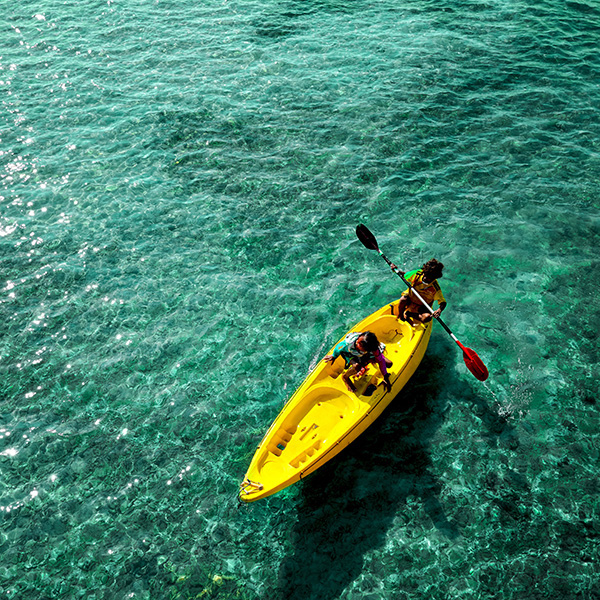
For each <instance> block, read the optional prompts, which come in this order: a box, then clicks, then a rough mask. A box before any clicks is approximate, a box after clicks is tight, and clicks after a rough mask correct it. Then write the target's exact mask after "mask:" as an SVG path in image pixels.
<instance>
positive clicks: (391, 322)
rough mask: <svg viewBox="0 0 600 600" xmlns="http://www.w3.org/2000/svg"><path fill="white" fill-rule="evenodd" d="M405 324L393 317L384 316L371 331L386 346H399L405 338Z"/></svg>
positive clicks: (373, 324) (375, 323)
mask: <svg viewBox="0 0 600 600" xmlns="http://www.w3.org/2000/svg"><path fill="white" fill-rule="evenodd" d="M406 327H407V325H406V324H405V323H403V322H402V321H399V320H398V319H397V318H396V317H394V316H393V315H383V316H382V317H380V318H379V319H377V320H376V321H374V322H373V323H372V324H371V325H370V330H371V331H372V332H373V333H374V334H375V335H376V336H377V338H378V339H379V341H380V342H383V343H384V344H392V343H393V344H398V343H399V342H400V340H401V338H402V337H403V336H404V334H405V331H404V329H405V328H406Z"/></svg>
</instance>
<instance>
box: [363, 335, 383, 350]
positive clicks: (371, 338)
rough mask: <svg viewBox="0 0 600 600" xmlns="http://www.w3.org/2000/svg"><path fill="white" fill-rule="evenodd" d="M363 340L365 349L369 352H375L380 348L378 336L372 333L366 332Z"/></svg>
mask: <svg viewBox="0 0 600 600" xmlns="http://www.w3.org/2000/svg"><path fill="white" fill-rule="evenodd" d="M363 340H364V344H365V348H366V349H367V350H368V351H369V352H374V351H375V350H377V349H378V348H379V340H378V339H377V336H376V335H375V334H374V333H373V332H372V331H365V333H363Z"/></svg>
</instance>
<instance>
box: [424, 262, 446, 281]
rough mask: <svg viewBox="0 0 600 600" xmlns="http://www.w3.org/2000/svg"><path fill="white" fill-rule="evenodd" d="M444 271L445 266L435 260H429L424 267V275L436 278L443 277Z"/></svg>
mask: <svg viewBox="0 0 600 600" xmlns="http://www.w3.org/2000/svg"><path fill="white" fill-rule="evenodd" d="M443 269H444V265H443V264H442V263H441V262H440V261H439V260H436V259H435V258H432V259H431V260H428V261H427V262H426V263H425V264H424V265H423V273H425V274H426V275H433V276H434V277H435V276H437V277H440V276H441V275H442V270H443Z"/></svg>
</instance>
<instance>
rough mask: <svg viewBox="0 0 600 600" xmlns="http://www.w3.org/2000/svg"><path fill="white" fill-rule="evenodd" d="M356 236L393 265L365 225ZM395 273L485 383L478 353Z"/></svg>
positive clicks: (485, 375) (469, 367)
mask: <svg viewBox="0 0 600 600" xmlns="http://www.w3.org/2000/svg"><path fill="white" fill-rule="evenodd" d="M356 235H357V236H358V239H359V240H360V241H361V242H362V244H363V246H364V247H365V248H368V249H369V250H375V251H377V252H378V253H379V256H381V258H383V260H385V262H386V263H387V264H388V265H390V266H391V265H392V261H391V260H390V259H389V258H388V257H387V256H386V255H385V254H384V253H383V252H382V251H381V250H380V249H379V246H378V245H377V240H376V239H375V236H374V235H373V234H372V233H371V232H370V231H369V229H368V228H367V227H366V226H365V225H362V224H361V225H358V227H357V228H356ZM394 273H396V275H398V277H400V279H402V281H404V283H405V284H406V285H407V286H408V287H409V288H410V289H411V290H412V292H413V294H414V295H415V296H416V297H417V298H418V299H419V301H420V302H421V303H422V304H423V306H425V307H426V308H427V310H428V311H429V312H430V313H431V314H432V316H433V317H435V318H436V319H437V320H438V322H439V324H440V325H441V326H442V327H443V328H444V329H445V330H446V331H447V332H448V333H449V334H450V337H451V338H452V339H453V340H454V341H455V342H456V343H457V344H458V346H459V348H460V349H461V350H462V352H463V359H464V361H465V365H466V366H467V369H469V371H471V373H473V375H475V377H476V378H477V379H479V381H485V380H486V379H487V378H488V375H489V373H488V370H487V367H486V366H485V365H484V364H483V361H482V360H481V359H480V358H479V356H477V353H476V352H475V351H474V350H471V348H467V347H466V346H463V345H462V344H461V343H460V342H459V341H458V340H457V339H456V336H455V335H454V334H453V333H452V331H450V328H449V327H448V325H446V323H444V321H442V319H441V317H436V316H435V314H434V310H433V309H432V308H431V306H429V304H427V302H425V300H423V298H422V297H421V296H420V295H419V292H417V290H415V288H414V287H413V286H412V285H411V284H410V283H409V282H408V281H407V280H406V279H405V278H404V275H402V273H401V272H400V271H399V269H397V268H396V269H394Z"/></svg>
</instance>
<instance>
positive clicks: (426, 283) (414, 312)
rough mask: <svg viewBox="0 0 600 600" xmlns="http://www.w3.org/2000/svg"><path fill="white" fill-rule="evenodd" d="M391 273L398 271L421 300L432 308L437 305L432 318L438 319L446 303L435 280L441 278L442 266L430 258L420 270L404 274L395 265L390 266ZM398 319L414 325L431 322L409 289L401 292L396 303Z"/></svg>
mask: <svg viewBox="0 0 600 600" xmlns="http://www.w3.org/2000/svg"><path fill="white" fill-rule="evenodd" d="M391 267H392V271H399V272H400V273H401V274H402V275H403V276H404V278H405V279H406V280H407V281H408V282H409V283H410V284H411V285H412V287H413V288H415V290H416V291H417V292H418V293H419V295H420V296H421V298H423V300H425V302H427V304H429V306H431V307H432V308H433V303H434V302H437V303H438V308H437V309H436V310H435V311H434V313H433V316H435V317H439V316H440V315H441V314H442V311H443V310H444V309H445V308H446V306H447V302H446V299H445V298H444V294H442V289H441V288H440V285H439V283H438V282H437V280H438V279H439V278H440V277H442V271H443V269H444V265H443V264H442V263H441V262H439V261H438V260H436V259H435V258H432V259H431V260H429V261H427V262H426V263H425V264H424V265H423V266H422V267H421V268H420V269H415V270H414V271H409V272H407V273H404V272H403V271H400V270H399V269H398V267H397V266H396V265H395V264H393V263H392V264H391ZM398 318H399V319H401V320H402V321H407V322H408V323H410V324H411V325H414V322H415V321H420V322H421V323H427V321H431V318H432V315H431V313H430V312H429V310H428V309H427V308H425V306H423V303H422V302H421V301H420V300H419V299H418V298H417V297H416V296H415V295H414V293H413V291H412V290H411V289H407V290H405V291H404V292H402V297H401V298H400V301H399V302H398Z"/></svg>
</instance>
